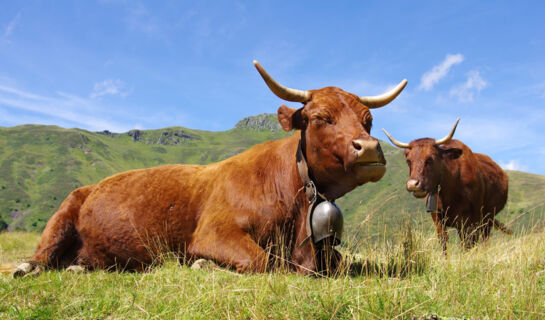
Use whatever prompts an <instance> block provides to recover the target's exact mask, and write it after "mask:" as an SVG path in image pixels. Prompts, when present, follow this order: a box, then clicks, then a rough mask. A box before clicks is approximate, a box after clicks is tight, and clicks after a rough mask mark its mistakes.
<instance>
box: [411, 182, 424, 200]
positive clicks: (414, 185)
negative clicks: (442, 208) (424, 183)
mask: <svg viewBox="0 0 545 320" xmlns="http://www.w3.org/2000/svg"><path fill="white" fill-rule="evenodd" d="M407 191H409V192H412V193H413V195H414V196H415V197H416V198H424V197H425V196H426V194H427V192H426V191H425V190H423V189H422V188H421V183H420V180H417V179H409V180H407Z"/></svg>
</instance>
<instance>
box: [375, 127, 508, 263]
mask: <svg viewBox="0 0 545 320" xmlns="http://www.w3.org/2000/svg"><path fill="white" fill-rule="evenodd" d="M458 121H460V119H459V118H458V119H457V120H456V123H455V124H454V127H453V128H452V130H451V131H450V133H449V134H448V135H447V136H446V137H445V138H443V139H440V140H435V139H431V138H422V139H417V140H413V141H411V143H404V142H399V141H398V140H396V139H394V138H393V137H392V136H390V134H389V133H388V132H387V131H386V130H384V129H382V130H384V132H385V133H386V135H387V136H388V138H389V139H390V141H391V142H392V143H393V144H394V145H395V146H398V147H400V148H403V149H404V155H405V159H406V160H407V165H408V166H409V170H410V176H409V179H408V180H407V191H409V192H412V193H413V195H414V196H415V197H416V198H424V197H426V196H427V198H426V208H427V209H428V212H430V213H431V217H432V219H433V222H434V224H435V227H436V229H437V234H438V237H439V240H440V242H441V244H442V246H443V251H444V253H445V254H446V252H447V241H448V234H447V231H446V227H454V228H456V229H457V231H458V235H459V237H460V240H461V241H462V243H463V244H464V246H465V247H466V248H471V247H473V246H474V245H475V243H476V241H477V240H478V239H479V236H480V235H482V239H483V240H486V239H488V237H489V235H490V231H491V229H492V227H496V228H498V229H500V230H502V231H503V232H505V233H511V231H509V230H508V229H507V228H506V227H505V226H504V225H503V224H502V223H501V222H499V221H498V220H496V219H495V218H494V216H495V215H496V214H497V213H498V212H500V211H501V210H502V209H503V207H504V205H505V202H506V201H507V185H508V179H507V175H506V174H505V172H503V170H502V169H501V168H500V166H498V165H497V164H496V163H495V162H494V161H492V159H490V157H489V156H487V155H484V154H480V153H473V152H472V151H471V149H469V147H468V146H466V145H465V144H463V143H462V142H461V141H459V140H451V139H452V136H453V135H454V131H455V130H456V126H457V125H458Z"/></svg>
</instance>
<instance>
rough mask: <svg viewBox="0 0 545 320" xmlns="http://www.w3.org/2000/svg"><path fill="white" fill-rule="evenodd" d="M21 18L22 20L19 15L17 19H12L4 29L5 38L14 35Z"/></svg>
mask: <svg viewBox="0 0 545 320" xmlns="http://www.w3.org/2000/svg"><path fill="white" fill-rule="evenodd" d="M20 18H21V14H20V13H18V14H17V15H16V16H15V18H13V19H11V21H10V22H9V23H8V25H7V26H6V27H5V28H4V38H7V37H9V36H11V34H12V33H13V30H15V27H16V26H17V23H19V19H20Z"/></svg>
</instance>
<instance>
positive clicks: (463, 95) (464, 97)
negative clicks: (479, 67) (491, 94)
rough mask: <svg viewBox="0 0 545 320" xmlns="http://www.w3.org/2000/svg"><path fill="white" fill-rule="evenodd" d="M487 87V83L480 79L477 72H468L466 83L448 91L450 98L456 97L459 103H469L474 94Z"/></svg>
mask: <svg viewBox="0 0 545 320" xmlns="http://www.w3.org/2000/svg"><path fill="white" fill-rule="evenodd" d="M487 85H488V83H487V82H486V81H485V80H484V79H483V78H482V77H481V75H480V74H479V71H475V70H472V71H470V72H468V74H467V80H466V82H464V83H461V84H459V85H457V86H455V87H453V88H452V89H450V96H451V97H452V96H455V97H458V100H459V101H461V102H471V101H473V96H474V94H475V93H478V92H480V91H481V90H482V89H484V88H486V86H487Z"/></svg>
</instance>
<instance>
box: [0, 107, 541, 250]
mask: <svg viewBox="0 0 545 320" xmlns="http://www.w3.org/2000/svg"><path fill="white" fill-rule="evenodd" d="M288 135H289V133H285V132H283V131H282V130H280V127H279V125H278V123H277V121H276V117H275V116H274V115H270V114H262V115H258V116H254V117H248V118H245V119H243V120H241V121H240V122H239V123H238V124H237V125H236V126H235V128H233V129H231V130H227V131H222V132H210V131H201V130H192V129H187V128H182V127H169V128H164V129H159V130H131V131H129V132H127V133H111V132H108V131H104V132H89V131H85V130H80V129H63V128H59V127H56V126H42V125H23V126H17V127H12V128H1V127H0V228H1V227H2V221H4V222H5V224H6V225H8V226H9V227H8V228H9V229H10V230H16V229H24V230H41V229H43V227H44V226H45V223H46V222H47V220H48V218H49V217H50V216H51V215H52V214H53V213H54V212H55V210H56V209H57V208H58V206H59V205H60V203H61V202H62V201H63V200H64V198H65V197H66V196H67V195H68V194H69V193H70V191H72V190H73V189H75V188H77V187H80V186H83V185H88V184H93V183H96V182H98V181H100V180H101V179H103V178H105V177H107V176H109V175H112V174H114V173H117V172H121V171H125V170H129V169H136V168H145V167H153V166H158V165H162V164H167V163H198V164H207V163H211V162H216V161H219V160H222V159H225V158H228V157H230V156H232V155H235V154H237V153H240V152H241V151H243V150H246V149H247V148H250V147H251V146H253V145H255V144H258V143H261V142H264V141H266V140H270V139H280V138H283V137H286V136H288ZM382 147H383V150H384V152H385V156H386V159H387V161H388V170H387V173H386V175H385V176H384V178H383V179H382V180H381V181H379V182H378V183H372V184H367V185H364V186H362V187H359V188H357V189H356V190H354V191H352V192H351V193H350V194H348V195H346V196H345V197H343V198H342V199H339V200H338V204H339V205H340V207H341V208H342V210H343V212H344V214H345V216H346V223H345V225H346V228H347V233H348V234H352V235H354V234H356V233H357V234H365V236H366V237H368V238H370V239H372V238H376V237H380V236H385V234H388V233H391V232H396V231H397V230H398V229H399V226H401V225H404V223H405V221H407V220H412V221H413V222H414V223H415V224H416V225H418V226H420V227H422V228H430V227H431V221H430V219H429V217H427V216H426V215H425V213H424V210H423V207H424V205H423V200H418V199H415V198H413V197H412V196H410V195H409V194H408V193H407V192H406V191H405V189H404V185H405V180H406V177H407V175H408V169H407V166H406V164H405V161H404V158H403V155H402V152H401V151H400V150H399V149H396V148H393V147H391V146H390V145H389V144H388V143H386V142H382ZM508 174H509V178H510V191H509V192H510V195H509V203H508V205H507V207H506V209H505V210H504V212H502V213H501V214H500V216H499V219H500V220H502V221H504V222H509V221H511V220H514V222H515V226H519V227H520V226H532V225H534V224H535V222H536V221H537V220H538V219H539V220H541V216H542V214H543V211H544V201H543V200H541V199H542V197H541V193H542V192H543V190H545V176H539V175H534V174H529V173H523V172H508ZM369 214H371V215H373V216H372V218H370V219H368V220H366V217H367V216H368V215H369ZM362 221H366V223H365V225H364V226H362V225H361V222H362Z"/></svg>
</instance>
